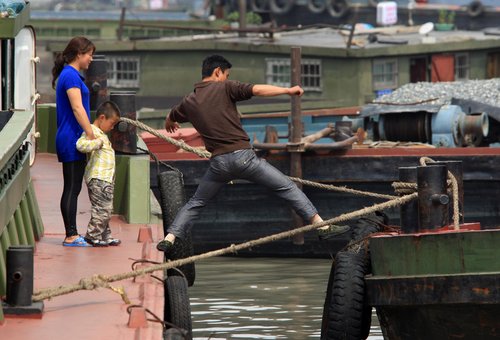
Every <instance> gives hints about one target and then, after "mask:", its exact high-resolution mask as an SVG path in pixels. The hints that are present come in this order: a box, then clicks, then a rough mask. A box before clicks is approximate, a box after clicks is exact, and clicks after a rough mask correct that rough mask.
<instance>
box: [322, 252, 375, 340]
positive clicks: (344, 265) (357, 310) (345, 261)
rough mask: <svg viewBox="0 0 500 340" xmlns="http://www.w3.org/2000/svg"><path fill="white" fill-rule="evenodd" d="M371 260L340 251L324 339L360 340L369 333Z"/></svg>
mask: <svg viewBox="0 0 500 340" xmlns="http://www.w3.org/2000/svg"><path fill="white" fill-rule="evenodd" d="M367 273H368V261H367V258H366V256H365V254H363V253H354V252H349V251H340V252H338V253H337V255H336V256H335V261H334V263H333V264H332V269H331V271H330V279H329V280H328V289H327V293H326V299H325V306H324V309H323V320H322V326H321V339H322V340H360V339H366V338H367V337H368V335H369V333H370V325H371V310H372V308H371V306H368V305H366V304H365V280H364V277H365V275H366V274H367Z"/></svg>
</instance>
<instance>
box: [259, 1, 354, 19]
mask: <svg viewBox="0 0 500 340" xmlns="http://www.w3.org/2000/svg"><path fill="white" fill-rule="evenodd" d="M294 6H295V1H294V0H250V9H251V10H252V11H253V12H257V13H268V12H271V13H272V14H278V15H283V14H286V13H288V12H290V10H291V9H292V8H293V7H294ZM307 9H308V10H309V11H310V12H312V13H314V14H321V13H323V12H324V11H327V12H328V14H330V16H332V17H333V18H342V17H344V16H346V15H347V14H348V13H349V11H350V2H349V0H307Z"/></svg>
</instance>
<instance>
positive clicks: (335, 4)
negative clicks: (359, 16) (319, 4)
mask: <svg viewBox="0 0 500 340" xmlns="http://www.w3.org/2000/svg"><path fill="white" fill-rule="evenodd" d="M326 10H327V11H328V14H330V16H332V17H333V18H343V17H345V16H346V15H347V13H349V11H350V10H351V7H350V4H349V0H326Z"/></svg>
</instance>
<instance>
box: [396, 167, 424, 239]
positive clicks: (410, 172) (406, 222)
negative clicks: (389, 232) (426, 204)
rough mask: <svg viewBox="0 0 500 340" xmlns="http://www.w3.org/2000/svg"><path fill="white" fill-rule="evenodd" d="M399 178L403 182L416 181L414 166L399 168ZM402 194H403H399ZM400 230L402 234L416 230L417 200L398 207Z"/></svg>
mask: <svg viewBox="0 0 500 340" xmlns="http://www.w3.org/2000/svg"><path fill="white" fill-rule="evenodd" d="M399 180H400V181H401V182H405V183H417V168H416V167H401V168H399ZM401 196H403V194H402V195H401ZM399 214H400V221H401V231H402V232H403V233H404V234H410V233H416V232H418V229H419V228H418V201H417V200H413V201H410V202H408V203H406V204H403V205H401V206H400V208H399Z"/></svg>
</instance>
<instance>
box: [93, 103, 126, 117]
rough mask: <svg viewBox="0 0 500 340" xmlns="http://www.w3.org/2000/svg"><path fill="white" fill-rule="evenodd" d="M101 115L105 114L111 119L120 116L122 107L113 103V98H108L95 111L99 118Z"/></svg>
mask: <svg viewBox="0 0 500 340" xmlns="http://www.w3.org/2000/svg"><path fill="white" fill-rule="evenodd" d="M100 115H104V117H105V118H106V119H110V118H113V117H115V116H116V117H118V118H120V109H119V108H118V105H116V104H115V103H113V102H112V101H111V100H107V101H105V102H103V103H102V104H101V105H99V107H98V108H97V110H96V112H95V116H96V118H98V117H99V116H100Z"/></svg>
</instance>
